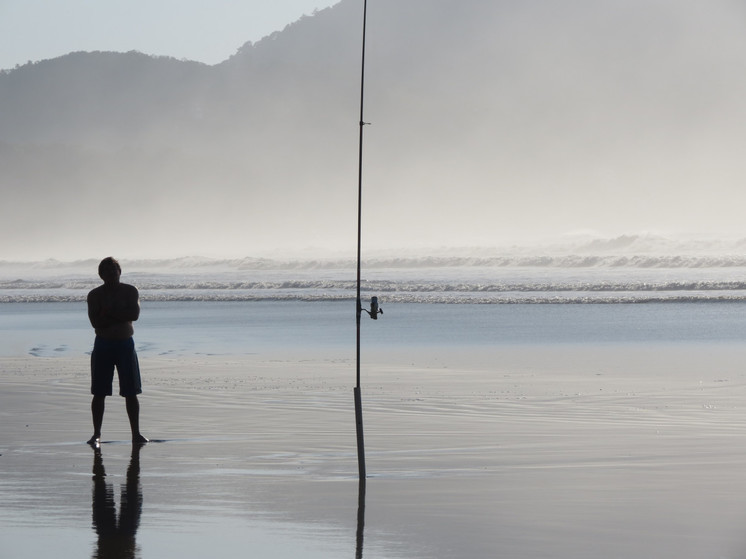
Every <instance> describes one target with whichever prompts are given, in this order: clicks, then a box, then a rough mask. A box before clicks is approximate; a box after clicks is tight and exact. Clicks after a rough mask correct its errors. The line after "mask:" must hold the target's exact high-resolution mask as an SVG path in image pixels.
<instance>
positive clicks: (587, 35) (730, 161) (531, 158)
mask: <svg viewBox="0 0 746 559" xmlns="http://www.w3.org/2000/svg"><path fill="white" fill-rule="evenodd" d="M360 4H361V3H359V2H355V1H353V0H343V1H342V2H340V3H338V4H337V5H335V6H333V7H332V8H330V9H325V10H321V11H320V12H318V13H317V14H316V15H314V16H311V17H306V18H304V19H302V20H300V21H299V22H297V23H295V24H294V25H291V26H289V27H288V28H286V29H285V30H283V31H281V32H279V33H277V34H275V35H273V36H271V37H268V38H266V39H265V40H262V41H259V42H257V43H255V44H247V45H245V46H244V47H242V48H241V49H239V50H238V52H237V53H236V54H235V56H233V57H231V58H230V59H229V60H227V61H225V62H224V63H221V64H217V65H214V66H206V65H202V64H190V63H188V62H184V61H177V60H168V59H157V60H150V59H147V58H146V57H141V56H138V55H136V54H134V53H129V54H127V55H118V56H115V55H111V54H102V53H98V54H91V55H82V54H78V55H75V56H68V57H62V58H60V59H56V60H53V61H47V62H41V63H38V64H33V65H29V66H24V67H22V68H19V69H18V70H15V71H12V72H9V73H5V74H3V75H0V94H1V95H0V115H2V116H0V158H1V159H2V164H3V168H4V169H6V171H5V172H4V173H3V177H2V178H0V181H1V184H2V188H3V192H4V195H5V199H6V203H4V204H3V206H2V209H0V218H2V219H0V237H1V238H3V239H5V240H4V241H3V242H2V245H0V260H2V259H5V260H8V259H16V260H19V259H20V260H29V259H31V260H35V259H43V258H49V257H53V258H57V259H63V260H65V259H77V258H88V257H91V256H95V257H99V256H104V255H106V254H116V255H118V256H120V257H128V258H135V257H172V256H184V255H206V256H219V257H226V256H230V257H237V256H238V257H242V256H247V255H248V256H253V255H269V254H272V255H276V254H279V253H284V254H292V255H298V254H304V253H305V254H327V255H328V254H332V255H338V254H340V253H342V254H353V253H354V242H355V230H356V222H355V218H356V187H357V147H358V146H357V120H358V114H357V111H358V102H359V98H358V95H359V69H360V68H359V65H360V60H359V54H360V52H359V51H360V32H361V28H360V27H361V5H360ZM745 27H746V17H744V14H743V9H742V8H741V7H740V6H739V5H736V4H734V3H731V2H726V1H724V0H718V1H715V2H710V3H708V4H707V5H706V6H705V5H703V4H702V3H701V2H692V1H684V2H677V3H675V4H672V3H670V2H667V1H664V0H653V1H646V2H642V1H632V2H623V1H615V2H612V3H611V4H609V3H606V4H604V5H603V6H601V5H599V4H598V3H596V2H591V1H585V0H584V1H581V2H575V3H573V4H572V6H571V7H570V8H568V7H567V6H561V7H560V6H558V5H556V4H555V3H553V2H548V1H536V2H526V3H521V4H520V5H515V4H513V3H507V2H478V1H468V2H461V3H459V4H458V5H457V6H456V5H454V4H453V3H452V2H445V1H442V0H438V1H421V0H417V1H414V0H412V1H410V2H407V3H406V4H402V3H401V2H398V1H397V2H395V1H393V0H378V1H375V2H371V3H370V7H369V28H368V33H369V36H368V38H369V44H368V60H367V82H366V83H367V94H366V121H370V122H371V123H372V125H371V126H368V127H366V128H365V158H364V214H363V218H364V243H365V246H366V249H370V250H374V249H375V250H378V249H380V250H383V251H387V250H392V251H393V250H400V249H406V248H413V249H419V250H426V249H427V250H428V251H435V250H439V249H440V248H442V247H474V246H478V247H505V246H507V247H510V246H513V245H518V246H526V245H531V244H534V243H536V242H541V243H547V242H556V241H557V240H562V241H565V240H567V239H573V238H575V236H576V235H577V234H578V233H580V234H584V235H585V234H588V235H591V236H596V237H600V238H615V237H618V236H620V235H623V234H628V235H638V234H641V233H652V234H659V235H662V236H664V237H668V238H675V239H679V238H684V239H692V238H696V239H700V238H705V239H708V240H712V239H728V240H734V239H735V240H737V239H740V238H744V237H746V231H745V230H744V226H743V220H742V216H741V211H740V208H741V206H742V205H743V204H742V202H743V196H744V195H743V189H742V188H741V185H742V184H743V182H744V179H745V178H746V167H745V165H746V164H745V163H744V160H743V158H742V157H741V156H740V154H741V153H743V152H744V148H746V146H745V145H744V136H743V134H742V132H741V131H742V130H743V128H744V125H745V124H746V109H744V105H743V103H742V102H741V99H742V98H743V97H744V95H745V94H746V72H743V71H740V70H743V69H744V68H743V64H744V62H743V61H744V60H746V33H745V32H744V31H745V30H746V29H745ZM705 45H706V48H705ZM739 69H740V70H739ZM32 93H33V95H32Z"/></svg>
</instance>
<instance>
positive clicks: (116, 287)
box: [88, 257, 148, 445]
mask: <svg viewBox="0 0 746 559" xmlns="http://www.w3.org/2000/svg"><path fill="white" fill-rule="evenodd" d="M98 275H99V276H100V277H101V279H102V280H103V281H104V284H103V285H100V286H98V287H97V288H95V289H93V290H91V292H90V293H88V318H89V319H90V321H91V325H92V326H93V328H94V329H95V330H96V340H95V342H94V344H93V352H92V353H91V394H93V400H92V402H91V414H92V416H93V436H92V437H91V438H90V439H89V440H88V443H89V444H92V445H98V444H99V443H100V441H101V425H102V423H103V421H104V408H105V401H106V397H107V396H111V394H112V383H113V380H114V368H116V370H117V374H118V375H119V394H120V396H123V397H124V398H125V400H126V404H127V416H128V417H129V421H130V428H131V429H132V442H133V443H138V444H139V443H146V442H148V439H146V438H145V437H143V436H142V434H140V402H139V401H138V399H137V395H138V394H140V393H142V382H141V380H140V365H139V363H138V360H137V353H136V352H135V342H134V340H133V339H132V335H133V334H134V332H135V329H134V327H133V326H132V323H133V322H134V321H136V320H137V319H138V318H139V317H140V300H139V294H138V292H137V289H136V288H135V287H134V286H132V285H128V284H126V283H121V282H120V281H119V277H120V276H121V275H122V268H121V267H120V266H119V262H117V261H116V260H114V259H113V258H111V257H108V258H104V259H103V260H102V261H101V263H100V264H99V266H98Z"/></svg>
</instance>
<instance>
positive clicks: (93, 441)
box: [88, 435, 101, 448]
mask: <svg viewBox="0 0 746 559" xmlns="http://www.w3.org/2000/svg"><path fill="white" fill-rule="evenodd" d="M88 444H89V445H91V446H92V447H94V448H100V447H101V435H98V436H96V435H93V436H92V437H91V438H90V439H88Z"/></svg>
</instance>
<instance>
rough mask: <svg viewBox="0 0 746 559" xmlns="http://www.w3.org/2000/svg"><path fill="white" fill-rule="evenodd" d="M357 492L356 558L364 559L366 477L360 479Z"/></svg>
mask: <svg viewBox="0 0 746 559" xmlns="http://www.w3.org/2000/svg"><path fill="white" fill-rule="evenodd" d="M357 491H358V493H357V538H356V542H357V545H356V546H355V559H363V539H364V536H365V478H362V479H361V480H360V484H359V485H358V490H357Z"/></svg>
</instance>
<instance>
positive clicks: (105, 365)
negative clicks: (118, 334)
mask: <svg viewBox="0 0 746 559" xmlns="http://www.w3.org/2000/svg"><path fill="white" fill-rule="evenodd" d="M115 367H116V369H117V374H118V375H119V395H120V396H125V397H127V396H136V395H138V394H140V393H142V381H141V379H140V364H139V362H138V361H137V353H136V352H135V341H134V340H133V339H132V338H128V339H126V340H107V339H104V338H101V337H99V336H96V341H95V342H94V343H93V352H91V394H93V395H94V396H111V394H112V384H113V381H114V368H115Z"/></svg>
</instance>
